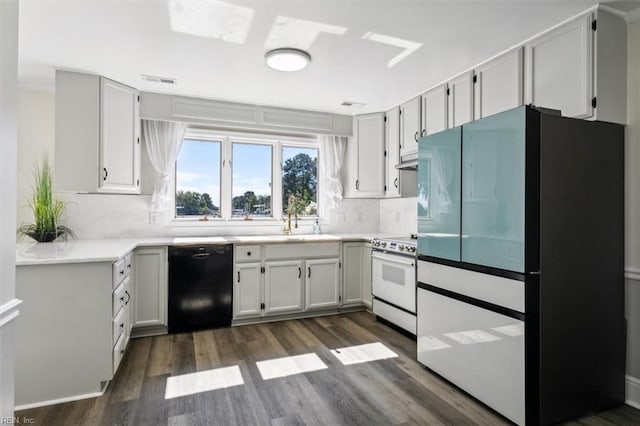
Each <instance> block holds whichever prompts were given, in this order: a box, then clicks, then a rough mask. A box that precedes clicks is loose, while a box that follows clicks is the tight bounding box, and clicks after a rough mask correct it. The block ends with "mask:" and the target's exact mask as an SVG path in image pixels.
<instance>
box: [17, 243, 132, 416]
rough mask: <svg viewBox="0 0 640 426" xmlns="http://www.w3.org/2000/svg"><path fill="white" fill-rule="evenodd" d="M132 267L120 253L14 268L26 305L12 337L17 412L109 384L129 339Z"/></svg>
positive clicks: (80, 395) (78, 396) (86, 394)
mask: <svg viewBox="0 0 640 426" xmlns="http://www.w3.org/2000/svg"><path fill="white" fill-rule="evenodd" d="M131 264H132V258H131V257H130V256H129V255H126V256H123V257H122V258H120V259H119V260H117V261H116V262H113V263H112V262H84V263H57V264H39V265H19V266H17V267H16V284H17V285H16V297H18V298H19V299H21V300H23V301H24V303H23V304H22V305H21V306H20V317H19V319H18V320H17V321H16V333H15V340H16V354H15V355H16V357H15V360H16V362H15V370H14V371H15V396H16V397H15V405H16V407H17V408H18V409H21V408H27V407H28V406H31V407H34V406H41V405H49V404H53V403H56V402H60V401H61V400H75V399H81V398H87V397H93V396H97V395H98V394H99V393H100V392H102V391H103V390H104V388H105V386H106V384H107V382H108V381H110V380H111V379H113V377H114V375H115V374H116V371H117V369H118V367H119V365H120V362H121V360H122V357H123V355H124V354H125V350H126V348H127V343H128V342H129V337H130V330H131V321H132V319H131V310H132V309H131V308H132V306H133V304H134V303H135V299H134V297H133V296H134V294H133V292H132V284H133V280H134V277H133V275H130V273H129V271H130V270H132V268H129V265H131ZM132 267H133V268H135V264H133V265H132ZM45 355H46V356H45Z"/></svg>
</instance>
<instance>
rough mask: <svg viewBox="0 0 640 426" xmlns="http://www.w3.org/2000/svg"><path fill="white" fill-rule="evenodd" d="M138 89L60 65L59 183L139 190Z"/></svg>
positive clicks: (74, 188) (67, 187)
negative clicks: (65, 69) (65, 68)
mask: <svg viewBox="0 0 640 426" xmlns="http://www.w3.org/2000/svg"><path fill="white" fill-rule="evenodd" d="M139 105H140V104H139V96H138V92H137V90H135V89H133V88H131V87H128V86H124V85H122V84H119V83H116V82H114V81H111V80H109V79H106V78H104V77H101V76H99V75H94V74H84V73H77V72H69V71H60V70H58V71H56V130H55V132H56V138H55V166H56V173H55V176H56V189H57V190H58V191H71V192H106V193H129V194H139V193H140V119H139Z"/></svg>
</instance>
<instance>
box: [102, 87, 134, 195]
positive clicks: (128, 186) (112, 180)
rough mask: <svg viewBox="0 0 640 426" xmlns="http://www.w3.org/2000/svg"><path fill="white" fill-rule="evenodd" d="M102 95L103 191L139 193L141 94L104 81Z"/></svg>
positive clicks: (129, 88)
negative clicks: (139, 95)
mask: <svg viewBox="0 0 640 426" xmlns="http://www.w3.org/2000/svg"><path fill="white" fill-rule="evenodd" d="M100 95H101V98H100V99H101V108H100V168H101V169H102V173H103V175H102V179H101V180H100V181H99V183H100V185H99V186H100V191H101V192H102V191H105V192H139V189H140V170H139V169H140V161H139V158H140V120H139V111H140V110H139V100H138V99H139V97H138V91H137V90H135V89H133V88H131V87H129V86H125V85H124V84H120V83H117V82H115V81H112V80H109V79H106V78H101V79H100ZM132 141H133V143H132Z"/></svg>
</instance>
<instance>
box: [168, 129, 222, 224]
mask: <svg viewBox="0 0 640 426" xmlns="http://www.w3.org/2000/svg"><path fill="white" fill-rule="evenodd" d="M220 147H221V143H220V141H202V140H194V139H185V140H184V143H183V144H182V149H181V150H180V155H178V159H177V160H176V203H175V205H176V217H190V216H205V215H207V216H213V217H220Z"/></svg>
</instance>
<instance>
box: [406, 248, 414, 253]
mask: <svg viewBox="0 0 640 426" xmlns="http://www.w3.org/2000/svg"><path fill="white" fill-rule="evenodd" d="M407 250H408V251H409V252H411V253H414V252H415V251H416V248H415V247H407Z"/></svg>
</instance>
